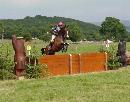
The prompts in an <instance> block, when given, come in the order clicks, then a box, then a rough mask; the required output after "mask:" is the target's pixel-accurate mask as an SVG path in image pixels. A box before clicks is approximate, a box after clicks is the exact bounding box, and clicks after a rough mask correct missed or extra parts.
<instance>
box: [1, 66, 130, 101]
mask: <svg viewBox="0 0 130 102" xmlns="http://www.w3.org/2000/svg"><path fill="white" fill-rule="evenodd" d="M0 102H130V66H129V67H127V68H122V69H119V70H115V71H108V72H101V73H88V74H80V75H72V76H59V77H52V78H46V79H37V80H35V79H32V80H10V81H0Z"/></svg>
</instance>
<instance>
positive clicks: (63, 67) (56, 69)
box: [39, 53, 107, 76]
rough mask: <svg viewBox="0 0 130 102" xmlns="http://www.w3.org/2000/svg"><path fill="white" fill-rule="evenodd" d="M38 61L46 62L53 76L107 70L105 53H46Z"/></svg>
mask: <svg viewBox="0 0 130 102" xmlns="http://www.w3.org/2000/svg"><path fill="white" fill-rule="evenodd" d="M39 62H40V63H41V64H46V65H47V66H48V70H49V72H50V73H51V75H53V76H56V75H68V74H78V73H87V72H97V71H106V70H107V54H106V53H84V54H66V55H46V56H42V57H41V58H40V59H39Z"/></svg>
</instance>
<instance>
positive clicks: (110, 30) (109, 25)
mask: <svg viewBox="0 0 130 102" xmlns="http://www.w3.org/2000/svg"><path fill="white" fill-rule="evenodd" d="M100 33H101V34H103V35H104V36H105V38H108V39H112V38H115V39H116V40H119V39H121V38H127V32H126V28H125V26H124V25H123V24H122V23H121V22H120V20H119V19H117V18H114V17H106V19H105V21H104V22H103V23H102V24H101V28H100Z"/></svg>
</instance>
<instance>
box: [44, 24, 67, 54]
mask: <svg viewBox="0 0 130 102" xmlns="http://www.w3.org/2000/svg"><path fill="white" fill-rule="evenodd" d="M67 32H68V29H67V27H66V26H64V27H63V28H61V30H60V31H59V32H58V35H57V36H56V37H55V39H54V42H53V43H52V46H51V47H50V44H49V45H47V46H46V47H45V48H42V49H41V52H42V54H46V55H54V54H55V52H58V51H60V50H62V52H66V51H67V48H68V44H67V43H65V44H64V42H65V40H66V38H67Z"/></svg>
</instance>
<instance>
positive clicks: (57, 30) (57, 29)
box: [51, 25, 60, 35]
mask: <svg viewBox="0 0 130 102" xmlns="http://www.w3.org/2000/svg"><path fill="white" fill-rule="evenodd" d="M51 31H52V34H54V35H57V34H58V32H59V31H60V27H59V26H57V25H56V26H54V27H53V28H52V29H51Z"/></svg>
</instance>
